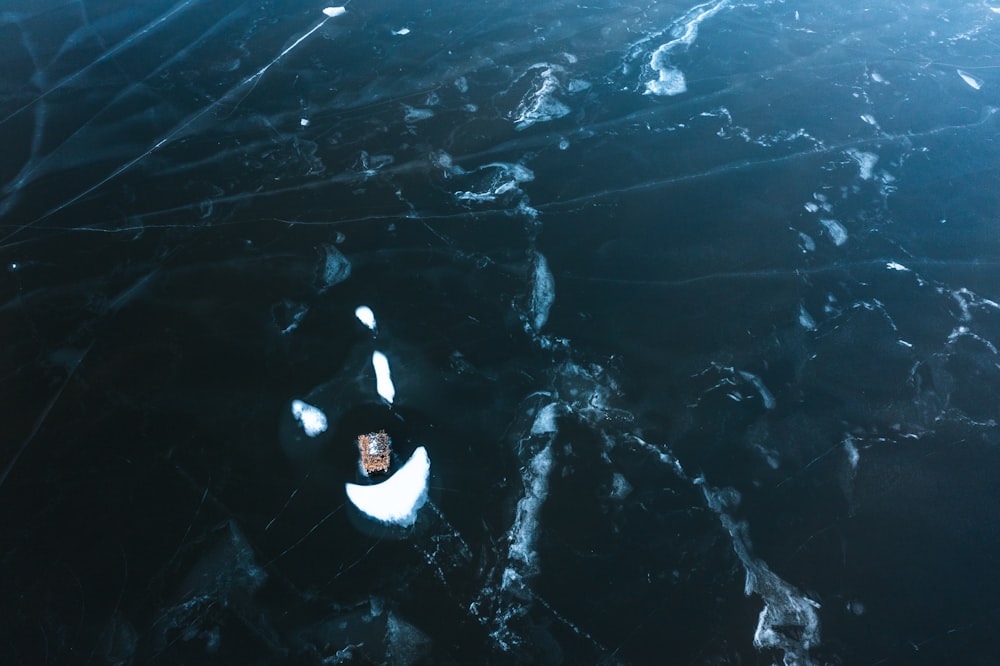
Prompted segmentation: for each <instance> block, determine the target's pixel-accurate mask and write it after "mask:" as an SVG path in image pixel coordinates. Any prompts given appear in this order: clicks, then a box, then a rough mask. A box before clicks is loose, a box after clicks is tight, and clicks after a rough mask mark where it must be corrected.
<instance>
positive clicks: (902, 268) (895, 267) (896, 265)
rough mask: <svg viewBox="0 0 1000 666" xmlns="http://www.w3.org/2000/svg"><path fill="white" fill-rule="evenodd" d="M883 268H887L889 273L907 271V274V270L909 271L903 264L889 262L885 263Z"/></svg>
mask: <svg viewBox="0 0 1000 666" xmlns="http://www.w3.org/2000/svg"><path fill="white" fill-rule="evenodd" d="M885 267H886V268H888V269H889V270H891V271H907V272H909V270H910V269H909V268H907V267H906V266H904V265H903V264H899V263H896V262H895V261H890V262H889V263H887V264H886V265H885Z"/></svg>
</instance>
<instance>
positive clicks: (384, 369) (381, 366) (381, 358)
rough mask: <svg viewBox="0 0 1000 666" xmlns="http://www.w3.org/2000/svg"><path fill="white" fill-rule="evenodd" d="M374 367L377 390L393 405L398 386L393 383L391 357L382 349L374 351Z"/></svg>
mask: <svg viewBox="0 0 1000 666" xmlns="http://www.w3.org/2000/svg"><path fill="white" fill-rule="evenodd" d="M372 367H373V368H375V390H376V391H377V392H378V394H379V395H380V396H382V398H383V399H384V400H385V401H386V402H388V403H389V404H390V405H391V404H392V400H393V398H395V397H396V387H395V386H393V385H392V373H390V372H389V359H387V358H386V357H385V354H383V353H382V352H380V351H376V352H372Z"/></svg>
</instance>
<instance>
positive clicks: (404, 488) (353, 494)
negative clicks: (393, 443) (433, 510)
mask: <svg viewBox="0 0 1000 666" xmlns="http://www.w3.org/2000/svg"><path fill="white" fill-rule="evenodd" d="M430 470H431V461H430V459H429V458H428V457H427V450H426V449H425V448H424V447H422V446H420V447H417V450H416V451H414V452H413V455H411V456H410V459H409V460H407V461H406V463H405V464H404V465H403V466H402V467H400V468H399V470H398V471H397V472H396V473H395V474H393V475H392V476H390V477H389V478H388V479H387V480H385V481H383V482H382V483H379V484H376V485H373V486H359V485H357V484H355V483H347V484H344V488H345V490H346V491H347V499H349V500H350V501H351V504H353V505H354V506H356V507H357V508H358V510H360V511H361V512H362V513H364V514H365V515H366V516H368V517H370V518H373V519H375V520H378V521H380V522H383V523H388V524H391V525H399V526H402V527H409V526H410V525H413V523H415V522H416V520H417V513H418V512H419V511H420V508H421V507H422V506H423V505H424V503H425V502H426V501H427V479H428V478H429V477H430Z"/></svg>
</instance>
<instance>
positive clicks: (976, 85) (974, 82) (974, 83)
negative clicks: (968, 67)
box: [955, 69, 983, 90]
mask: <svg viewBox="0 0 1000 666" xmlns="http://www.w3.org/2000/svg"><path fill="white" fill-rule="evenodd" d="M955 71H956V72H958V75H959V76H961V77H962V80H963V81H965V82H966V83H968V84H969V86H970V87H971V88H972V89H973V90H979V89H980V88H982V87H983V82H982V79H977V78H976V77H974V76H973V75H972V74H969V73H968V72H963V71H962V70H960V69H956V70H955Z"/></svg>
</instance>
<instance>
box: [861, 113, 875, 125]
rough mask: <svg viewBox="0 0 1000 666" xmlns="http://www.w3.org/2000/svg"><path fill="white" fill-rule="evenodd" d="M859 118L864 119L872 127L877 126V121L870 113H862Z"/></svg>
mask: <svg viewBox="0 0 1000 666" xmlns="http://www.w3.org/2000/svg"><path fill="white" fill-rule="evenodd" d="M861 120H863V121H865V122H866V123H868V124H869V125H871V126H872V127H878V121H876V120H875V116H873V115H871V114H870V113H865V114H862V116H861Z"/></svg>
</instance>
